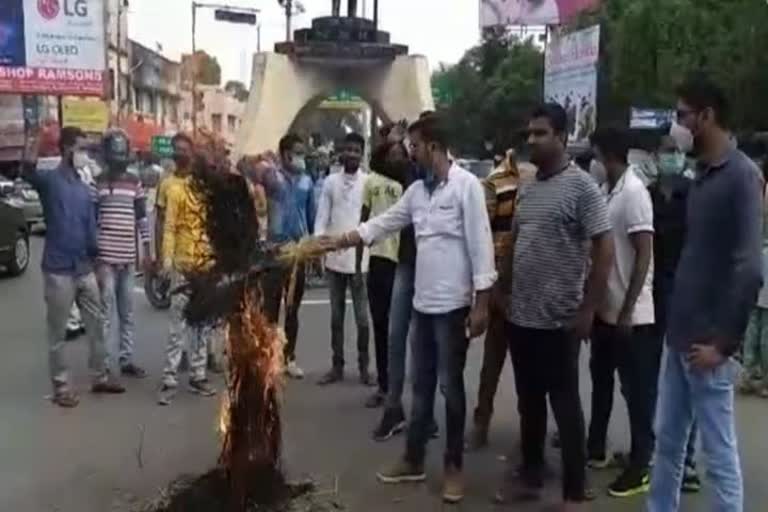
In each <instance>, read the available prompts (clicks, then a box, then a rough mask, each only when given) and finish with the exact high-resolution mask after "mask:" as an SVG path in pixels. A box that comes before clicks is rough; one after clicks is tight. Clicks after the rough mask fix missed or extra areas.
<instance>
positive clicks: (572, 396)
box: [507, 323, 587, 501]
mask: <svg viewBox="0 0 768 512" xmlns="http://www.w3.org/2000/svg"><path fill="white" fill-rule="evenodd" d="M507 336H508V339H509V348H510V352H511V354H512V365H513V366H514V370H515V385H516V386H517V395H518V403H517V408H518V412H519V413H520V433H521V438H522V439H521V441H522V448H523V465H524V467H525V468H526V469H527V470H532V471H541V469H542V467H543V465H544V445H545V441H546V437H547V395H549V401H550V405H551V406H552V411H553V412H554V415H555V421H556V422H557V429H558V431H559V432H560V443H561V447H562V448H561V456H562V463H563V499H564V500H566V501H584V499H585V487H586V463H587V456H586V450H585V444H584V413H583V412H582V410H581V398H580V397H579V350H580V343H581V342H580V341H579V340H577V339H575V338H574V337H573V336H572V335H571V333H569V332H567V331H565V330H561V329H558V330H542V329H530V328H526V327H520V326H518V325H515V324H509V323H508V324H507Z"/></svg>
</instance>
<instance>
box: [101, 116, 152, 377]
mask: <svg viewBox="0 0 768 512" xmlns="http://www.w3.org/2000/svg"><path fill="white" fill-rule="evenodd" d="M102 150H103V154H104V161H105V164H106V169H105V170H104V172H102V173H101V174H100V175H99V176H98V177H97V178H96V190H97V194H98V203H97V204H98V210H97V213H98V225H99V257H98V263H99V264H98V268H97V275H98V278H99V286H100V288H101V298H102V301H103V304H104V311H105V315H106V321H105V322H104V333H105V337H106V338H107V339H109V336H110V335H111V333H112V329H111V323H112V321H113V320H114V319H115V318H116V319H117V321H118V331H119V335H120V339H119V343H117V344H111V343H109V344H108V346H116V345H117V346H119V356H118V359H117V362H118V364H119V368H120V371H121V373H122V374H123V375H125V376H129V377H135V378H144V377H146V372H145V371H144V369H143V368H141V367H140V366H138V365H137V364H135V362H134V360H133V345H134V335H135V332H134V323H133V288H134V278H135V274H136V268H135V264H136V259H137V254H139V251H138V250H137V249H138V248H137V246H136V233H137V232H138V234H139V243H141V244H142V245H143V251H142V252H141V254H143V255H145V257H146V255H147V254H149V226H148V224H147V198H146V196H145V194H144V188H143V187H142V186H141V180H140V179H139V178H138V176H135V175H133V174H131V173H129V172H128V171H127V168H128V162H129V159H130V146H129V142H128V137H127V136H126V135H125V133H123V132H121V131H111V132H108V133H107V134H106V135H105V136H104V138H103V140H102ZM142 264H143V265H142V266H144V267H146V261H143V262H142Z"/></svg>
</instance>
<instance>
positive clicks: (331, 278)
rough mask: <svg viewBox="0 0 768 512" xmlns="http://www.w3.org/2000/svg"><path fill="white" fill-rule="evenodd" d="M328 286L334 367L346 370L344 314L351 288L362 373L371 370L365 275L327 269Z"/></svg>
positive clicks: (358, 357) (359, 366)
mask: <svg viewBox="0 0 768 512" xmlns="http://www.w3.org/2000/svg"><path fill="white" fill-rule="evenodd" d="M327 276H328V289H329V291H330V296H331V349H332V350H333V360H332V362H333V368H334V369H336V370H339V371H342V370H343V369H344V316H345V314H346V311H347V288H349V289H350V291H351V292H352V307H353V309H354V311H355V323H356V324H357V364H358V369H359V370H360V372H361V373H363V372H367V371H368V364H369V362H370V355H369V353H368V339H369V338H370V335H371V334H370V325H369V323H368V293H367V291H366V288H365V275H364V274H342V273H340V272H334V271H332V270H328V271H327Z"/></svg>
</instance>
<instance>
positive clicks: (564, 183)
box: [495, 103, 613, 511]
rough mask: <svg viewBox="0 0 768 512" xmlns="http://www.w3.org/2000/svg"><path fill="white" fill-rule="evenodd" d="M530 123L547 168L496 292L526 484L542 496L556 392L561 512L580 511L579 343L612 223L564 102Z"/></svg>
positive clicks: (607, 260)
mask: <svg viewBox="0 0 768 512" xmlns="http://www.w3.org/2000/svg"><path fill="white" fill-rule="evenodd" d="M528 131H529V135H528V143H529V145H530V146H531V161H532V162H533V163H534V164H536V165H537V167H538V172H537V174H536V180H535V181H534V182H533V183H531V184H529V185H528V186H527V187H526V188H524V189H523V190H522V191H521V196H520V202H519V205H518V208H517V211H516V215H515V220H514V227H513V237H514V241H513V244H512V250H511V251H510V253H509V257H508V258H507V260H506V261H505V262H503V263H502V265H501V268H500V272H501V275H502V278H501V282H500V283H499V287H498V288H497V289H496V290H495V294H496V299H497V300H498V301H502V302H504V303H505V304H504V305H505V306H506V312H507V315H506V319H507V327H506V332H507V336H508V341H509V348H510V352H511V355H512V365H513V367H514V369H515V385H516V388H517V394H518V410H519V411H520V431H521V438H522V439H521V444H522V451H523V467H522V471H521V477H522V481H523V484H524V485H525V487H526V488H527V490H529V491H531V492H532V493H534V494H538V493H539V491H540V489H541V487H542V478H543V471H544V440H545V438H546V433H547V402H546V400H547V396H549V400H550V404H551V406H552V410H553V412H554V415H555V420H556V422H557V427H558V431H559V432H560V439H561V444H562V457H563V501H564V503H563V507H562V509H561V510H567V511H571V510H580V509H581V508H582V503H583V502H584V501H587V500H588V499H589V498H590V497H591V496H590V494H589V493H588V492H587V490H586V474H585V468H586V463H587V460H586V443H585V439H584V414H583V412H582V409H581V401H580V397H579V350H580V344H581V342H582V340H586V339H587V338H589V336H590V331H591V329H592V323H593V321H594V318H595V313H596V310H597V308H598V306H599V305H600V303H601V302H602V297H603V294H604V292H605V288H606V281H607V279H608V274H609V272H610V269H611V266H612V260H613V239H612V237H611V223H610V220H609V218H608V209H607V205H606V201H605V198H604V196H603V194H602V193H601V192H600V190H599V189H598V187H597V184H596V183H595V182H594V180H593V179H592V178H591V177H590V176H589V174H587V173H585V172H584V171H582V170H581V169H579V168H578V167H577V166H576V165H575V164H573V163H571V162H570V161H569V160H568V157H567V155H566V153H565V140H566V137H567V116H566V112H565V110H564V109H563V107H561V106H560V105H557V104H554V103H548V104H545V105H543V106H541V107H539V108H538V109H537V110H536V111H534V113H533V115H532V118H531V121H530V123H529V126H528ZM585 281H586V285H585ZM502 295H505V296H502ZM496 303H497V304H498V302H496ZM499 306H501V304H499ZM497 307H498V306H497ZM498 498H499V499H500V500H501V499H503V498H504V497H503V496H498Z"/></svg>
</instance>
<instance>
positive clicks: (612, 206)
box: [587, 128, 662, 498]
mask: <svg viewBox="0 0 768 512" xmlns="http://www.w3.org/2000/svg"><path fill="white" fill-rule="evenodd" d="M627 139H628V137H627V134H626V133H625V132H624V130H621V129H613V128H605V129H602V130H598V131H597V132H596V133H595V134H594V135H593V136H592V148H593V150H594V152H595V158H596V159H597V160H598V161H599V162H600V163H601V164H603V166H604V167H605V170H606V182H605V184H604V185H603V191H604V192H605V194H606V197H607V199H608V215H609V217H610V220H611V227H612V235H613V243H614V247H615V258H614V261H613V266H612V268H611V271H610V274H609V275H608V288H607V292H606V294H605V298H604V301H603V304H602V306H601V307H600V308H599V309H598V311H597V318H596V320H595V326H594V330H593V334H592V344H591V349H592V355H591V360H590V370H591V373H592V420H591V422H590V426H589V438H588V441H587V449H588V457H589V461H588V464H589V465H590V466H591V467H593V468H597V469H600V468H604V467H606V466H607V465H608V464H609V462H610V459H609V456H608V453H607V451H606V437H607V431H608V422H609V420H610V417H611V409H612V406H613V393H614V390H613V385H614V372H615V371H616V370H617V369H618V372H619V377H620V379H621V391H622V394H623V395H624V398H625V399H626V402H627V409H628V411H629V423H630V433H631V436H632V445H631V446H632V448H631V453H630V460H629V465H628V466H627V467H626V469H625V470H624V472H623V473H622V474H621V475H620V476H619V477H618V478H617V479H616V480H615V481H614V482H613V483H612V484H611V486H610V487H609V489H608V492H609V494H610V495H611V496H614V497H619V498H621V497H629V496H634V495H637V494H641V493H644V492H647V491H648V489H649V488H650V481H649V480H650V479H649V466H650V461H651V454H652V452H653V445H654V436H653V412H654V404H655V400H654V393H653V389H654V386H655V382H656V380H657V379H658V376H659V364H660V361H661V351H662V341H661V337H659V336H656V335H655V334H654V333H655V330H654V328H653V324H654V307H653V286H652V282H653V204H652V202H651V196H650V194H649V193H648V190H647V189H646V188H645V185H644V184H643V181H642V180H641V179H640V177H639V176H638V175H637V173H636V172H635V171H634V170H633V168H632V167H629V166H628V164H627V153H628V148H629V144H628V140H627Z"/></svg>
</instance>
